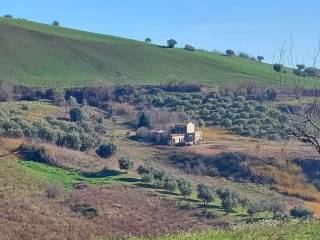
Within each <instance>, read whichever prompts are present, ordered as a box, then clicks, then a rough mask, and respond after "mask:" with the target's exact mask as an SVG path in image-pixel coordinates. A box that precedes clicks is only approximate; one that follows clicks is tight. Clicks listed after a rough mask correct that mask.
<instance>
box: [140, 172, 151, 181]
mask: <svg viewBox="0 0 320 240" xmlns="http://www.w3.org/2000/svg"><path fill="white" fill-rule="evenodd" d="M140 176H141V178H142V180H143V181H144V182H145V183H152V182H153V181H154V177H153V174H151V173H143V174H140Z"/></svg>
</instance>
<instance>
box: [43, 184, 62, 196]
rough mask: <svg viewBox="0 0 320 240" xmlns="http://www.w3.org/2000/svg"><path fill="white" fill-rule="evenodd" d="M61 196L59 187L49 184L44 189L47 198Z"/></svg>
mask: <svg viewBox="0 0 320 240" xmlns="http://www.w3.org/2000/svg"><path fill="white" fill-rule="evenodd" d="M60 194H61V187H60V186H58V185H55V184H50V185H48V186H47V188H46V195H47V197H48V198H58V197H59V195H60Z"/></svg>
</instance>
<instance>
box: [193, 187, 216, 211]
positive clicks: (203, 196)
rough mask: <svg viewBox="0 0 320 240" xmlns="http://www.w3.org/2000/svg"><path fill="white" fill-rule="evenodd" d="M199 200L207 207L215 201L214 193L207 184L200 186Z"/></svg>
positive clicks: (198, 188) (198, 189)
mask: <svg viewBox="0 0 320 240" xmlns="http://www.w3.org/2000/svg"><path fill="white" fill-rule="evenodd" d="M197 198H198V199H200V200H202V201H203V206H204V207H205V206H207V205H208V203H209V202H211V201H212V200H213V199H214V191H213V189H212V188H211V187H210V186H208V185H206V184H198V185H197Z"/></svg>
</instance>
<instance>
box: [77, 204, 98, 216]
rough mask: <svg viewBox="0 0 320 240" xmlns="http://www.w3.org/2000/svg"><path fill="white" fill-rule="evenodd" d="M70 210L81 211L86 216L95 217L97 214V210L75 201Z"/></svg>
mask: <svg viewBox="0 0 320 240" xmlns="http://www.w3.org/2000/svg"><path fill="white" fill-rule="evenodd" d="M71 209H72V211H74V212H77V213H81V214H82V215H83V216H85V217H87V218H90V219H91V218H95V217H96V216H98V210H97V209H96V208H94V207H92V206H90V205H89V204H87V203H76V204H75V205H73V206H72V207H71Z"/></svg>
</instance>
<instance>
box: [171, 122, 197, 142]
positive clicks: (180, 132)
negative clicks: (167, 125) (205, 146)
mask: <svg viewBox="0 0 320 240" xmlns="http://www.w3.org/2000/svg"><path fill="white" fill-rule="evenodd" d="M201 141H202V132H201V131H196V130H195V125H194V123H192V122H188V123H187V124H177V125H176V126H175V127H174V128H173V129H172V131H171V134H169V139H168V144H170V145H171V144H173V145H175V144H189V145H194V144H198V143H200V142H201Z"/></svg>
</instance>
